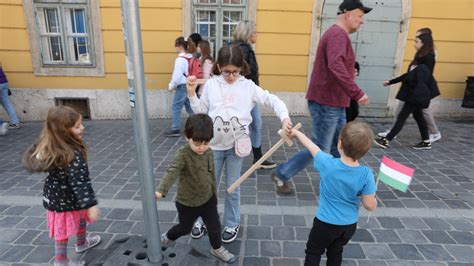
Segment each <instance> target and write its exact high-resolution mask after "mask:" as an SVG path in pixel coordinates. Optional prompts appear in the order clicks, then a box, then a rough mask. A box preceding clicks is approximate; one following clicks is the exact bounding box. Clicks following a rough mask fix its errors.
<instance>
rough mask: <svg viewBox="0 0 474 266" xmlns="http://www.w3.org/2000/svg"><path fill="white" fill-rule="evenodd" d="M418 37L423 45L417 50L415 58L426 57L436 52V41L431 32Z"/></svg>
mask: <svg viewBox="0 0 474 266" xmlns="http://www.w3.org/2000/svg"><path fill="white" fill-rule="evenodd" d="M416 38H418V39H420V40H421V42H422V43H423V46H422V47H421V48H420V50H419V51H417V52H416V55H415V58H420V57H424V56H426V55H428V54H431V53H434V41H433V36H432V35H431V34H421V35H418V37H416Z"/></svg>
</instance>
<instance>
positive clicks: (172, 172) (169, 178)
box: [155, 149, 185, 199]
mask: <svg viewBox="0 0 474 266" xmlns="http://www.w3.org/2000/svg"><path fill="white" fill-rule="evenodd" d="M184 164H185V163H184V156H183V153H182V149H180V150H178V152H177V153H176V156H175V157H174V159H173V161H172V162H171V165H170V167H168V169H167V170H166V173H165V175H164V176H163V178H162V179H161V182H160V185H159V186H158V187H157V188H156V192H155V197H156V199H161V198H163V197H165V196H166V194H167V193H168V190H169V189H170V188H171V186H172V185H173V184H174V182H175V181H176V179H177V178H178V176H179V173H180V172H181V169H183V167H184Z"/></svg>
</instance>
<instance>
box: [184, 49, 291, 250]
mask: <svg viewBox="0 0 474 266" xmlns="http://www.w3.org/2000/svg"><path fill="white" fill-rule="evenodd" d="M212 73H213V74H214V76H212V77H211V78H210V79H209V80H207V81H206V83H205V84H204V88H203V89H204V90H203V94H202V95H201V98H198V97H197V96H196V93H195V89H196V86H197V80H196V78H195V77H189V78H188V80H187V84H188V86H187V89H188V98H189V100H190V103H191V107H192V109H193V111H194V112H195V113H206V114H208V115H209V116H210V117H211V118H212V120H213V121H214V138H213V139H212V140H211V143H210V147H211V149H212V150H213V153H214V167H215V174H216V178H217V181H218V182H219V180H220V176H221V173H222V169H223V167H224V165H225V168H226V173H225V179H224V180H225V182H226V189H227V188H229V187H230V186H231V185H232V184H233V183H234V182H235V181H236V180H237V179H238V178H239V177H240V173H241V169H242V161H243V157H240V156H245V155H244V154H242V153H241V152H237V150H240V148H241V147H240V145H239V144H236V143H237V142H236V139H237V140H239V141H240V140H242V139H245V138H248V135H249V125H250V123H252V115H251V114H250V112H251V111H252V109H253V108H254V106H255V105H256V104H263V105H265V106H267V107H269V108H271V109H272V110H273V111H274V112H275V114H276V115H277V117H278V118H279V119H280V121H281V123H282V129H283V131H284V132H285V133H286V134H287V135H289V134H290V132H291V128H292V124H291V120H290V117H289V116H288V109H287V107H286V105H285V103H284V102H283V101H281V100H280V99H279V98H278V97H277V96H275V95H273V94H271V93H269V92H268V91H266V90H263V89H262V88H260V87H259V86H257V85H255V83H254V82H253V81H251V80H248V79H246V78H245V77H244V75H246V74H248V73H249V67H248V65H247V63H246V62H245V59H244V57H243V54H242V51H241V50H240V48H239V47H238V46H235V45H232V46H224V47H222V48H221V49H220V50H219V53H218V57H217V61H216V64H215V65H214V66H213V68H212ZM247 140H248V141H249V143H250V140H249V139H247ZM250 151H251V145H250V150H247V152H248V153H250ZM238 154H239V155H238ZM247 155H248V154H247ZM239 227H240V188H237V189H236V190H234V192H232V193H227V194H226V196H225V207H224V231H223V232H222V242H224V243H231V242H233V241H234V240H235V239H236V238H237V235H238V232H239Z"/></svg>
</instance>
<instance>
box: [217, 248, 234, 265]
mask: <svg viewBox="0 0 474 266" xmlns="http://www.w3.org/2000/svg"><path fill="white" fill-rule="evenodd" d="M211 255H212V256H214V257H216V258H218V259H220V260H222V261H223V262H226V263H234V262H235V261H236V260H237V257H236V256H235V255H234V254H232V253H230V252H229V251H228V250H227V249H225V248H224V247H223V246H221V247H220V248H218V249H213V248H211Z"/></svg>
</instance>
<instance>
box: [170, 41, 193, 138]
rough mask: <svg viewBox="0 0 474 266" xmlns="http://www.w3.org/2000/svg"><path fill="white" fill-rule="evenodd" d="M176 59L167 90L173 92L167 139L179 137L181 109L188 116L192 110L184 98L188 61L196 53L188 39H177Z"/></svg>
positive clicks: (175, 44)
mask: <svg viewBox="0 0 474 266" xmlns="http://www.w3.org/2000/svg"><path fill="white" fill-rule="evenodd" d="M174 46H175V49H176V52H177V53H178V58H176V60H175V61H174V69H173V76H172V77H171V81H170V83H169V84H168V90H169V91H171V92H173V91H175V94H174V97H173V104H172V106H171V121H172V124H171V129H169V130H168V131H166V132H165V135H166V136H167V137H179V136H181V133H180V129H181V109H183V106H184V107H185V109H186V112H187V113H188V114H189V115H192V114H193V110H192V109H191V106H190V105H189V100H188V98H187V97H186V77H187V76H188V68H189V60H191V58H193V56H194V55H193V54H194V53H195V52H196V46H195V45H194V43H193V41H192V40H191V39H190V38H186V39H185V38H184V37H179V38H177V39H176V41H175V43H174Z"/></svg>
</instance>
